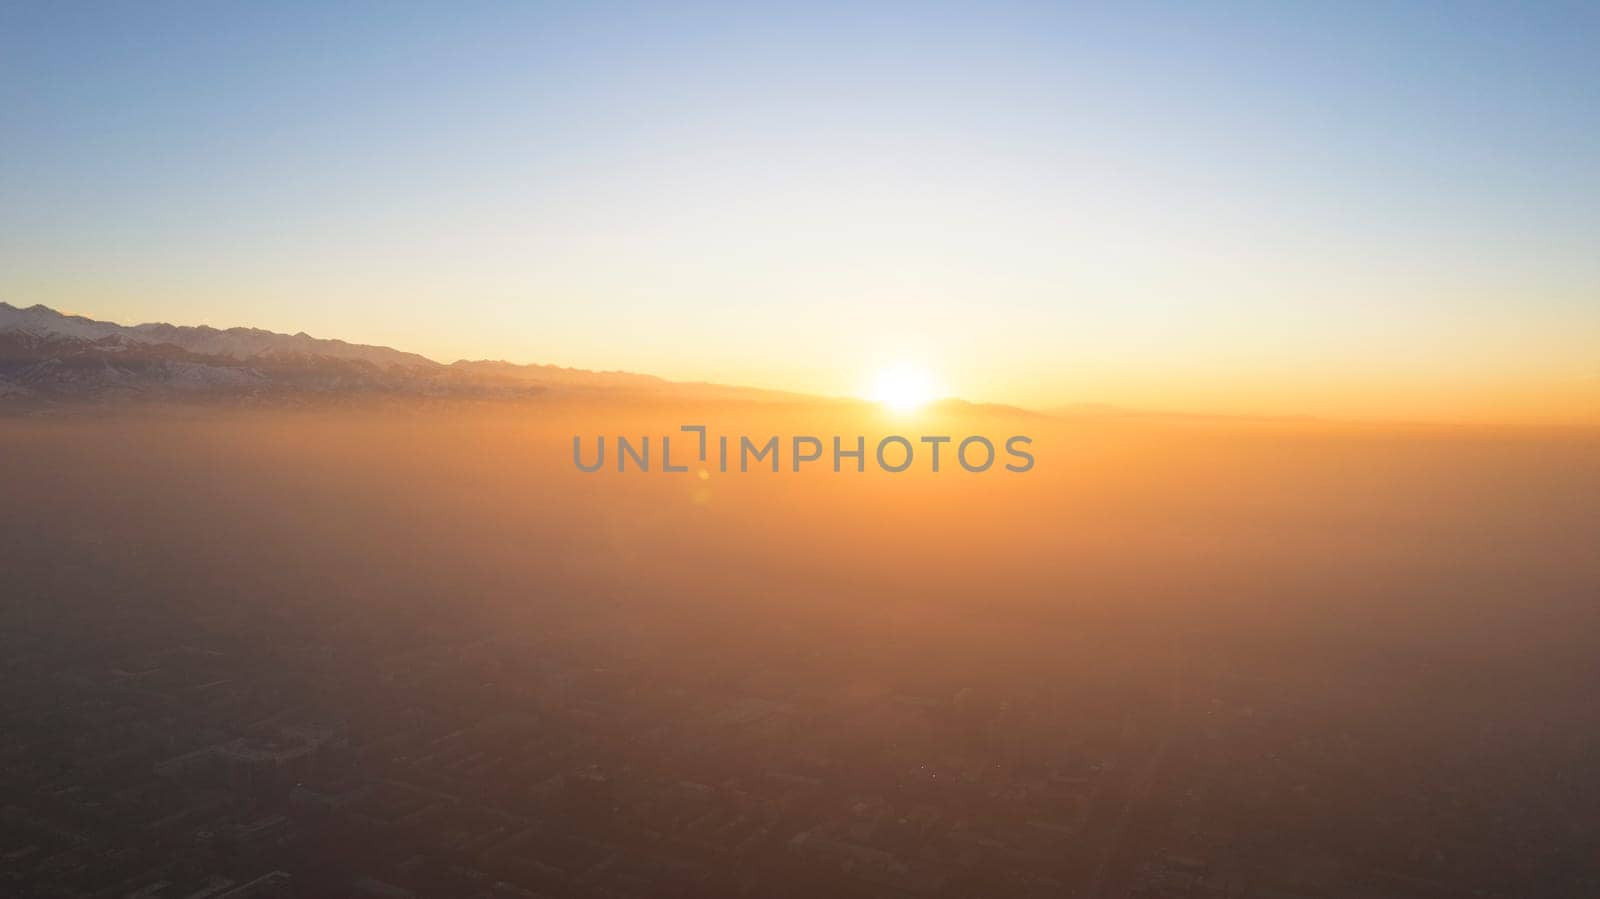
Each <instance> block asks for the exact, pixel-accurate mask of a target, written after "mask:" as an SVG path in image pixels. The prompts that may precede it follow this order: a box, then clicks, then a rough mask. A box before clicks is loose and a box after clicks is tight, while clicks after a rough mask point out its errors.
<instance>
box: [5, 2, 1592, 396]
mask: <svg viewBox="0 0 1600 899" xmlns="http://www.w3.org/2000/svg"><path fill="white" fill-rule="evenodd" d="M1597 46H1600V7H1596V6H1595V5H1593V4H1590V5H1588V6H1587V8H1586V7H1585V6H1584V5H1581V4H1573V5H1561V4H1554V5H1544V4H1536V3H1530V4H1509V3H1507V4H1495V5H1479V4H1473V3H1450V4H1414V5H1400V4H1393V5H1389V4H1369V3H1341V4H1326V5H1318V4H1312V3H1304V4H1267V3H1261V4H1214V3H1167V4H1143V3H1137V2H1135V3H1127V4H1122V3H1117V4H1092V5H1091V4H1085V5H1068V4H1031V3H1021V4H1006V3H973V4H966V5H946V4H938V3H914V4H913V3H906V4H899V3H838V4H830V3H805V4H793V5H789V4H744V3H729V4H704V5H702V4H692V3H689V4H641V5H619V4H608V3H581V4H580V3H572V4H550V5H537V4H530V3H517V4H503V5H502V4H478V3H436V4H416V5H413V4H402V3H383V4H372V5H362V4H356V3H345V4H298V3H292V2H282V3H273V4H265V3H254V4H246V3H204V4H199V3H197V4H180V3H170V4H167V3H163V4H148V3H114V2H113V3H93V4H79V3H70V2H67V3H37V4H32V3H7V4H4V5H3V6H0V299H3V300H6V301H8V302H10V303H12V304H13V305H21V306H27V305H32V304H34V303H44V304H46V305H49V306H52V307H55V308H58V309H61V310H63V311H72V312H81V313H84V314H89V315H93V316H96V317H101V318H106V319H110V320H115V321H121V322H139V321H153V320H161V321H171V322H174V323H179V324H200V323H206V324H212V325H216V326H221V327H226V326H233V325H250V326H256V327H264V328H269V329H272V330H280V331H288V332H296V331H302V330H303V331H307V332H309V333H312V334H314V335H317V336H330V337H341V338H344V339H347V340H354V341H360V342H371V343H380V344H387V345H391V346H396V347H400V348H403V349H409V350H414V351H418V352H422V353H424V354H426V355H429V356H432V357H434V358H438V359H441V360H445V361H449V360H453V359H456V358H503V359H508V360H511V361H515V362H547V363H556V364H561V365H571V366H578V367H583V368H595V369H627V370H633V371H642V372H649V373H653V374H659V375H662V376H666V377H670V378H678V379H688V380H711V381H720V382H727V383H738V384H752V385H758V386H766V387H776V388H785V389H794V390H802V391H806V392H817V393H827V394H855V393H860V392H861V391H862V390H863V389H865V385H867V384H869V383H870V382H871V379H872V377H873V373H874V372H878V371H881V370H883V369H884V368H885V367H887V366H907V365H909V366H914V367H921V368H924V369H926V370H927V371H928V372H931V373H932V374H933V376H934V377H935V378H936V379H937V381H938V383H939V385H940V386H941V387H942V388H943V389H944V390H945V391H946V392H949V393H952V394H956V395H960V396H964V397H967V398H970V399H976V400H988V401H998V402H1009V403H1016V404H1020V405H1026V406H1031V407H1039V408H1045V407H1054V406H1060V405H1070V404H1077V403H1112V404H1118V405H1126V406H1131V407H1138V408H1152V409H1175V410H1185V411H1217V412H1244V413H1252V414H1254V413H1265V414H1309V415H1324V416H1334V417H1357V418H1423V419H1433V418H1441V419H1483V418H1488V419H1519V420H1520V419H1534V420H1555V421H1567V420H1573V419H1583V420H1600V53H1597V52H1595V48H1596V47H1597Z"/></svg>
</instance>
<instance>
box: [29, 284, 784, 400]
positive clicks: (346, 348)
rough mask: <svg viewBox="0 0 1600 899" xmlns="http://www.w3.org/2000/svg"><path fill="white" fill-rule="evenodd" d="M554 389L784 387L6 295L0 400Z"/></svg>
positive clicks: (765, 394) (676, 391)
mask: <svg viewBox="0 0 1600 899" xmlns="http://www.w3.org/2000/svg"><path fill="white" fill-rule="evenodd" d="M550 391H560V392H592V391H626V392H629V393H650V394H671V395H673V396H684V395H687V394H691V393H692V394H693V395H695V396H699V397H722V398H728V397H735V396H737V397H742V398H765V399H785V398H791V397H790V395H787V394H779V393H773V392H769V391H760V390H751V389H747V388H739V387H721V386H718V385H712V384H679V383H674V382H670V381H664V380H662V379H660V378H656V377H651V376H649V375H637V374H629V373H626V372H591V371H583V370H581V369H570V368H560V367H557V366H553V365H514V364H512V363H509V362H488V361H465V360H463V361H459V362H455V363H453V364H450V365H443V364H441V363H438V362H435V361H433V360H432V359H428V358H426V357H424V356H419V355H417V354H415V353H406V352H402V351H400V350H395V349H390V348H389V347H382V346H367V345H363V344H353V343H346V342H344V341H342V340H325V339H320V338H316V337H311V336H308V335H306V334H304V333H301V334H278V333H274V332H272V331H263V330H260V329H258V328H228V329H226V330H221V329H217V328H210V327H205V326H199V327H189V326H180V325H169V324H146V325H132V326H127V325H118V324H115V323H113V322H103V321H97V320H95V319H92V318H86V317H84V316H81V315H65V314H63V313H60V312H57V311H56V310H54V309H50V308H49V307H46V306H30V307H28V308H26V309H19V308H17V307H15V306H12V305H9V304H7V303H3V302H0V409H3V408H5V404H8V403H9V404H10V405H16V404H18V403H25V402H29V401H31V402H44V403H55V402H65V401H71V400H82V399H102V398H112V397H122V396H147V397H175V396H189V397H196V396H203V397H222V398H226V397H244V398H264V399H271V398H288V397H296V396H302V395H309V396H318V395H320V396H343V395H373V394H394V395H410V396H440V397H452V396H453V397H524V396H532V395H539V394H544V393H547V392H550Z"/></svg>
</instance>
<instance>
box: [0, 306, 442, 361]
mask: <svg viewBox="0 0 1600 899" xmlns="http://www.w3.org/2000/svg"><path fill="white" fill-rule="evenodd" d="M0 332H18V333H25V334H32V335H35V336H38V337H47V338H57V337H65V338H76V339H81V340H103V339H105V338H108V337H115V338H118V339H120V340H122V341H124V342H126V343H140V344H166V345H169V346H175V347H179V348H181V349H184V350H188V351H189V352H191V353H196V354H199V355H202V356H227V357H229V358H232V359H241V360H242V359H254V358H257V357H260V356H274V355H276V356H319V357H324V358H329V359H350V360H358V361H362V362H368V363H371V364H372V365H374V366H376V367H378V368H380V369H390V368H395V367H405V368H438V367H439V363H437V362H434V361H433V360H432V359H428V358H426V357H423V356H419V355H417V354H415V353H402V352H400V351H399V350H392V349H390V348H388V347H381V346H366V345H363V344H356V343H345V342H344V341H342V340H323V339H319V338H316V337H311V336H309V335H307V334H305V333H304V332H302V333H299V334H277V333H274V332H272V331H263V330H261V329H260V328H228V329H227V330H219V329H217V328H211V327H207V326H205V325H199V326H194V327H191V326H186V325H169V324H166V323H163V322H158V323H152V324H145V325H133V326H131V327H130V326H126V325H118V324H115V323H112V322H102V321H96V320H94V319H92V318H85V317H83V316H81V315H65V314H63V313H60V312H57V311H55V310H54V309H51V308H50V307H48V306H30V307H28V308H26V309H18V308H17V307H15V306H12V305H10V304H9V303H0Z"/></svg>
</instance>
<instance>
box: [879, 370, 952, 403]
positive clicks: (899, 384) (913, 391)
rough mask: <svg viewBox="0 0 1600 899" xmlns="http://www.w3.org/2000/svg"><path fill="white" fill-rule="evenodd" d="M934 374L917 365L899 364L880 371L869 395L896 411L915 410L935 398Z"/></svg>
mask: <svg viewBox="0 0 1600 899" xmlns="http://www.w3.org/2000/svg"><path fill="white" fill-rule="evenodd" d="M936 392H937V384H936V383H935V381H934V378H933V374H932V373H931V372H929V371H928V370H927V369H925V368H921V367H918V366H915V365H897V366H894V367H893V368H886V369H884V370H882V371H880V372H878V374H877V376H876V377H875V378H874V379H873V382H872V390H871V392H870V393H869V394H868V396H869V397H870V398H871V399H872V400H873V402H877V403H882V404H883V405H885V406H887V407H888V408H890V409H893V410H894V411H896V412H914V411H916V410H917V409H920V408H922V407H923V406H925V405H927V404H928V403H929V402H930V401H931V400H933V399H934V396H935V393H936Z"/></svg>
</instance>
